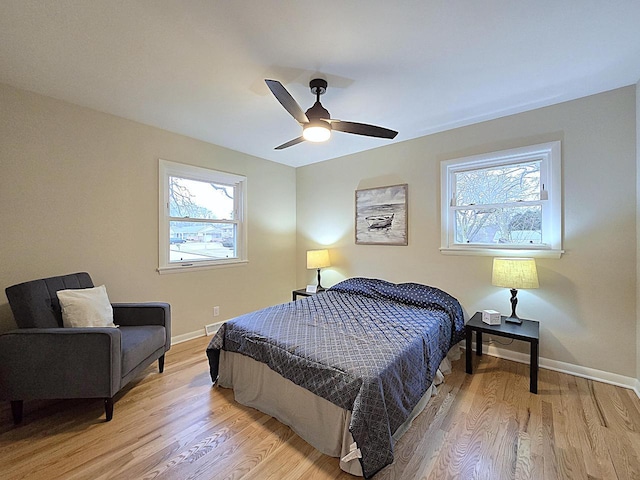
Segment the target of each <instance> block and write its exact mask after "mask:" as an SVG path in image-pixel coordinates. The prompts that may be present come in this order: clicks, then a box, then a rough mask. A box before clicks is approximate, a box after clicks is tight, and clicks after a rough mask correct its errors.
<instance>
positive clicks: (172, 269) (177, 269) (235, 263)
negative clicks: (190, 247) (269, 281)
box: [156, 259, 249, 275]
mask: <svg viewBox="0 0 640 480" xmlns="http://www.w3.org/2000/svg"><path fill="white" fill-rule="evenodd" d="M247 263H249V261H248V260H239V259H233V260H223V261H220V262H219V263H206V264H200V265H199V264H197V263H192V264H188V265H185V264H180V265H170V266H167V267H158V268H157V269H156V271H157V272H158V273H159V274H160V275H165V274H167V273H185V272H193V271H200V270H211V269H215V268H227V267H240V266H242V265H246V264H247Z"/></svg>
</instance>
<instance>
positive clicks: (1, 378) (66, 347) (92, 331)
mask: <svg viewBox="0 0 640 480" xmlns="http://www.w3.org/2000/svg"><path fill="white" fill-rule="evenodd" d="M121 379H122V368H121V333H120V330H119V329H117V328H22V329H18V330H12V331H10V332H7V333H4V334H2V335H0V398H1V399H3V400H29V399H35V398H40V399H44V398H107V397H108V398H110V397H113V395H115V394H116V393H117V392H118V390H119V389H120V382H121Z"/></svg>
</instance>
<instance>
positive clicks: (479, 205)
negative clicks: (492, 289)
mask: <svg viewBox="0 0 640 480" xmlns="http://www.w3.org/2000/svg"><path fill="white" fill-rule="evenodd" d="M560 185H561V184H560V142H553V143H550V144H543V145H534V146H531V147H525V148H521V149H515V150H509V151H504V152H496V153H493V154H487V155H480V156H476V157H467V158H462V159H456V160H449V161H446V162H443V165H442V202H443V211H442V229H443V232H442V238H443V246H442V250H447V249H454V250H456V249H457V250H468V251H478V249H502V250H504V249H509V248H511V249H533V250H558V251H559V250H560V248H561V241H560V225H561V220H560V193H561V192H560V188H561V186H560Z"/></svg>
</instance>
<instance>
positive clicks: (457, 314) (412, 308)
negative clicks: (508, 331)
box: [207, 278, 464, 478]
mask: <svg viewBox="0 0 640 480" xmlns="http://www.w3.org/2000/svg"><path fill="white" fill-rule="evenodd" d="M463 336H464V317H463V313H462V308H461V306H460V304H459V303H458V301H457V300H456V299H455V298H453V297H452V296H451V295H449V294H447V293H445V292H443V291H442V290H439V289H437V288H434V287H428V286H426V285H420V284H416V283H404V284H392V283H389V282H385V281H382V280H375V279H367V278H352V279H348V280H345V281H343V282H341V283H339V284H337V285H335V286H334V287H332V288H330V289H329V290H327V291H325V292H324V293H322V294H318V295H313V296H311V297H307V298H304V299H302V300H298V301H295V302H290V303H285V304H282V305H276V306H273V307H269V308H265V309H263V310H259V311H257V312H253V313H249V314H247V315H242V316H240V317H237V318H235V319H232V320H229V321H228V322H226V323H225V324H224V325H223V326H222V327H221V328H220V330H219V331H218V332H217V333H216V335H215V336H214V337H213V339H212V340H211V342H210V344H209V346H208V347H207V355H208V357H209V364H210V368H211V378H212V380H213V381H215V380H216V379H217V377H218V361H219V355H220V349H224V350H228V351H231V352H238V353H241V354H244V355H247V356H249V357H251V358H253V359H255V360H257V361H259V362H262V363H265V364H267V365H268V366H269V367H270V368H271V369H272V370H274V371H275V372H277V373H279V374H280V375H282V376H283V377H285V378H287V379H289V380H291V381H292V382H294V383H295V384H297V385H299V386H301V387H303V388H306V389H307V390H309V391H311V392H313V393H314V394H316V395H318V396H320V397H323V398H325V399H327V400H329V401H330V402H332V403H334V404H335V405H337V406H339V407H341V408H344V409H346V410H350V411H351V412H352V417H351V424H350V426H349V430H350V432H351V434H352V435H353V438H354V440H355V441H356V442H357V444H358V447H359V448H360V450H361V453H362V459H361V463H362V469H363V473H364V476H365V478H370V477H371V476H373V475H374V474H375V473H376V472H377V471H378V470H380V469H381V468H383V467H384V466H386V465H388V464H390V463H391V462H393V439H392V434H393V433H394V432H395V431H396V429H397V428H398V427H399V426H400V425H401V424H402V423H403V422H404V421H405V420H406V419H407V418H408V416H409V415H410V413H411V411H412V410H413V408H414V407H415V405H416V404H417V402H418V401H419V400H420V398H421V397H422V396H423V394H424V393H425V392H426V391H427V389H428V388H429V386H430V385H431V382H432V381H433V378H434V376H435V373H436V371H437V369H438V366H439V365H440V362H441V361H442V360H443V359H444V357H445V356H446V354H447V352H448V351H449V349H450V348H451V347H452V346H453V345H454V344H456V343H457V342H459V341H460V340H462V338H463Z"/></svg>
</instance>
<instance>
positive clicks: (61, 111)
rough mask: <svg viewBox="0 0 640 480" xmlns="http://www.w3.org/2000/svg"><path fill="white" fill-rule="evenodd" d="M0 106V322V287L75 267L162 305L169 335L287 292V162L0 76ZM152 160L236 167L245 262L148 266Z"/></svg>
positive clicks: (153, 213) (290, 184)
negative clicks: (163, 269) (167, 306)
mask: <svg viewBox="0 0 640 480" xmlns="http://www.w3.org/2000/svg"><path fill="white" fill-rule="evenodd" d="M0 112H2V113H1V116H0V225H2V232H1V233H0V288H1V293H0V331H4V330H8V329H10V328H14V327H15V324H14V322H13V317H12V316H11V313H10V309H9V306H8V304H7V300H6V297H5V295H4V289H5V288H6V287H7V286H9V285H12V284H14V283H17V282H22V281H26V280H31V279H35V278H40V277H45V276H52V275H59V274H64V273H71V272H76V271H84V270H86V271H88V272H89V273H90V274H91V275H92V277H93V279H94V282H95V283H96V284H102V283H104V284H106V286H107V290H108V293H109V297H110V298H111V300H112V301H119V302H120V301H121V302H126V301H150V300H159V301H167V302H169V303H171V305H172V313H173V335H174V336H176V335H181V334H187V333H190V332H194V331H197V330H198V331H202V329H203V326H204V325H205V324H209V323H214V322H215V321H219V320H224V319H227V318H230V317H232V316H235V315H237V314H240V313H243V312H247V311H250V310H254V309H257V308H260V307H264V306H266V305H271V304H274V303H278V302H283V301H287V300H289V298H290V295H291V289H292V288H293V287H294V286H295V265H294V262H295V254H294V252H295V242H296V237H295V228H296V227H295V222H296V218H295V217H296V213H295V212H296V208H295V200H296V198H295V191H296V186H295V169H293V168H290V167H286V166H283V165H279V164H276V163H273V162H269V161H266V160H262V159H258V158H255V157H251V156H248V155H244V154H240V153H238V152H234V151H231V150H227V149H224V148H221V147H217V146H215V145H211V144H208V143H204V142H200V141H196V140H194V139H191V138H187V137H184V136H180V135H175V134H172V133H169V132H167V131H164V130H160V129H157V128H153V127H149V126H145V125H141V124H139V123H135V122H131V121H128V120H125V119H122V118H118V117H115V116H111V115H106V114H103V113H99V112H96V111H94V110H89V109H86V108H81V107H78V106H75V105H71V104H69V103H65V102H61V101H57V100H54V99H51V98H48V97H43V96H39V95H35V94H32V93H29V92H25V91H22V90H17V89H14V88H12V87H8V86H6V85H1V84H0ZM159 158H163V159H166V160H172V161H175V162H182V163H189V164H193V165H199V166H204V167H210V168H213V169H219V170H222V171H226V172H232V173H237V174H241V175H246V176H247V184H248V217H249V223H248V235H249V244H248V245H249V263H248V265H244V266H237V267H228V268H218V269H212V270H206V271H199V272H186V273H177V274H168V275H159V274H158V273H157V272H156V268H157V266H158V159H159ZM214 305H218V306H220V316H219V317H216V318H215V319H214V318H213V306H214Z"/></svg>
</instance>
